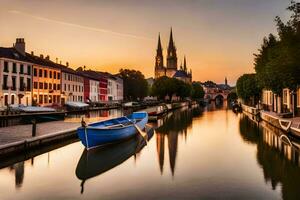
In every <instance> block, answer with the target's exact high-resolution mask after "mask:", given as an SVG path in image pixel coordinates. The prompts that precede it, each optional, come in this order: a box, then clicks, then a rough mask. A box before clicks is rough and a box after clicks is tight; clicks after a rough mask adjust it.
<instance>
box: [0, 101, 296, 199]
mask: <svg viewBox="0 0 300 200" xmlns="http://www.w3.org/2000/svg"><path fill="white" fill-rule="evenodd" d="M119 114H120V113H119V112H113V113H108V115H107V117H110V115H119ZM95 117H99V116H97V114H95ZM104 117H105V116H104ZM91 118H93V117H91ZM102 118H103V116H101V119H102ZM76 119H78V117H76V116H74V117H71V118H69V120H76ZM150 125H151V126H153V127H155V128H156V129H155V132H154V133H153V132H152V133H151V132H150V133H149V134H150V135H149V137H150V140H149V142H148V143H147V145H146V144H145V142H144V141H142V140H140V138H133V139H130V140H128V141H125V142H123V143H120V144H118V145H114V146H110V147H109V148H103V149H95V150H94V151H91V152H89V153H87V152H86V151H84V148H83V146H82V145H81V143H80V142H74V143H71V144H67V145H66V146H63V147H60V148H58V149H55V150H51V151H50V152H46V153H43V154H41V155H38V156H35V157H33V158H31V159H28V160H25V161H19V162H17V163H15V164H12V165H10V166H7V167H4V166H3V165H4V164H3V163H0V164H1V165H2V166H3V167H2V169H0V199H1V200H6V199H22V200H23V199H64V200H65V199H158V198H159V199H224V198H225V199H300V189H299V186H300V168H299V165H300V161H299V158H300V157H299V147H300V142H299V141H298V140H296V139H292V138H289V137H287V136H286V135H284V133H281V132H280V131H279V130H276V129H274V128H273V127H271V126H269V125H268V124H265V123H260V124H257V123H255V122H253V121H251V120H250V119H249V118H248V117H247V116H245V115H243V114H235V113H233V112H232V111H231V110H229V109H226V108H225V107H216V106H214V105H213V104H212V105H211V106H209V107H207V108H204V109H200V108H194V109H189V108H183V109H181V110H178V111H176V112H174V113H170V114H169V115H168V116H167V117H166V118H164V119H162V120H160V121H158V123H154V124H150ZM12 159H13V158H12Z"/></svg>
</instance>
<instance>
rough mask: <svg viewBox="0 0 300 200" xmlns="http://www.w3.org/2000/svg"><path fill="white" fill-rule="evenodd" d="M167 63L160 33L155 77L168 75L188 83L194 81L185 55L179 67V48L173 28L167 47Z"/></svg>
mask: <svg viewBox="0 0 300 200" xmlns="http://www.w3.org/2000/svg"><path fill="white" fill-rule="evenodd" d="M166 64H167V65H166V66H164V56H163V49H162V45H161V39H160V34H159V35H158V44H157V49H156V56H155V67H154V75H155V79H157V78H159V77H162V76H167V77H170V78H177V79H179V80H182V81H184V82H187V83H192V71H191V70H190V71H188V70H187V65H186V58H185V57H184V64H183V66H182V65H181V66H180V69H178V58H177V49H176V46H175V43H174V40H173V31H172V28H171V32H170V39H169V45H168V49H167V63H166Z"/></svg>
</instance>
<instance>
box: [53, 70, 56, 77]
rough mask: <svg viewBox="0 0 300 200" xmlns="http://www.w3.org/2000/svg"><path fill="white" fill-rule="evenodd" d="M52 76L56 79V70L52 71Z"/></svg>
mask: <svg viewBox="0 0 300 200" xmlns="http://www.w3.org/2000/svg"><path fill="white" fill-rule="evenodd" d="M53 78H54V79H56V71H54V72H53Z"/></svg>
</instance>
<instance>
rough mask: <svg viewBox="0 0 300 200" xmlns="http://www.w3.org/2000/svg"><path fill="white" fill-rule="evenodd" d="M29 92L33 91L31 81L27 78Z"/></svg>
mask: <svg viewBox="0 0 300 200" xmlns="http://www.w3.org/2000/svg"><path fill="white" fill-rule="evenodd" d="M26 90H27V91H31V79H30V78H27V89H26Z"/></svg>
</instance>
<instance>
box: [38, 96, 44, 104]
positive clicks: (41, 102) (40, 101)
mask: <svg viewBox="0 0 300 200" xmlns="http://www.w3.org/2000/svg"><path fill="white" fill-rule="evenodd" d="M39 104H43V95H39Z"/></svg>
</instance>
